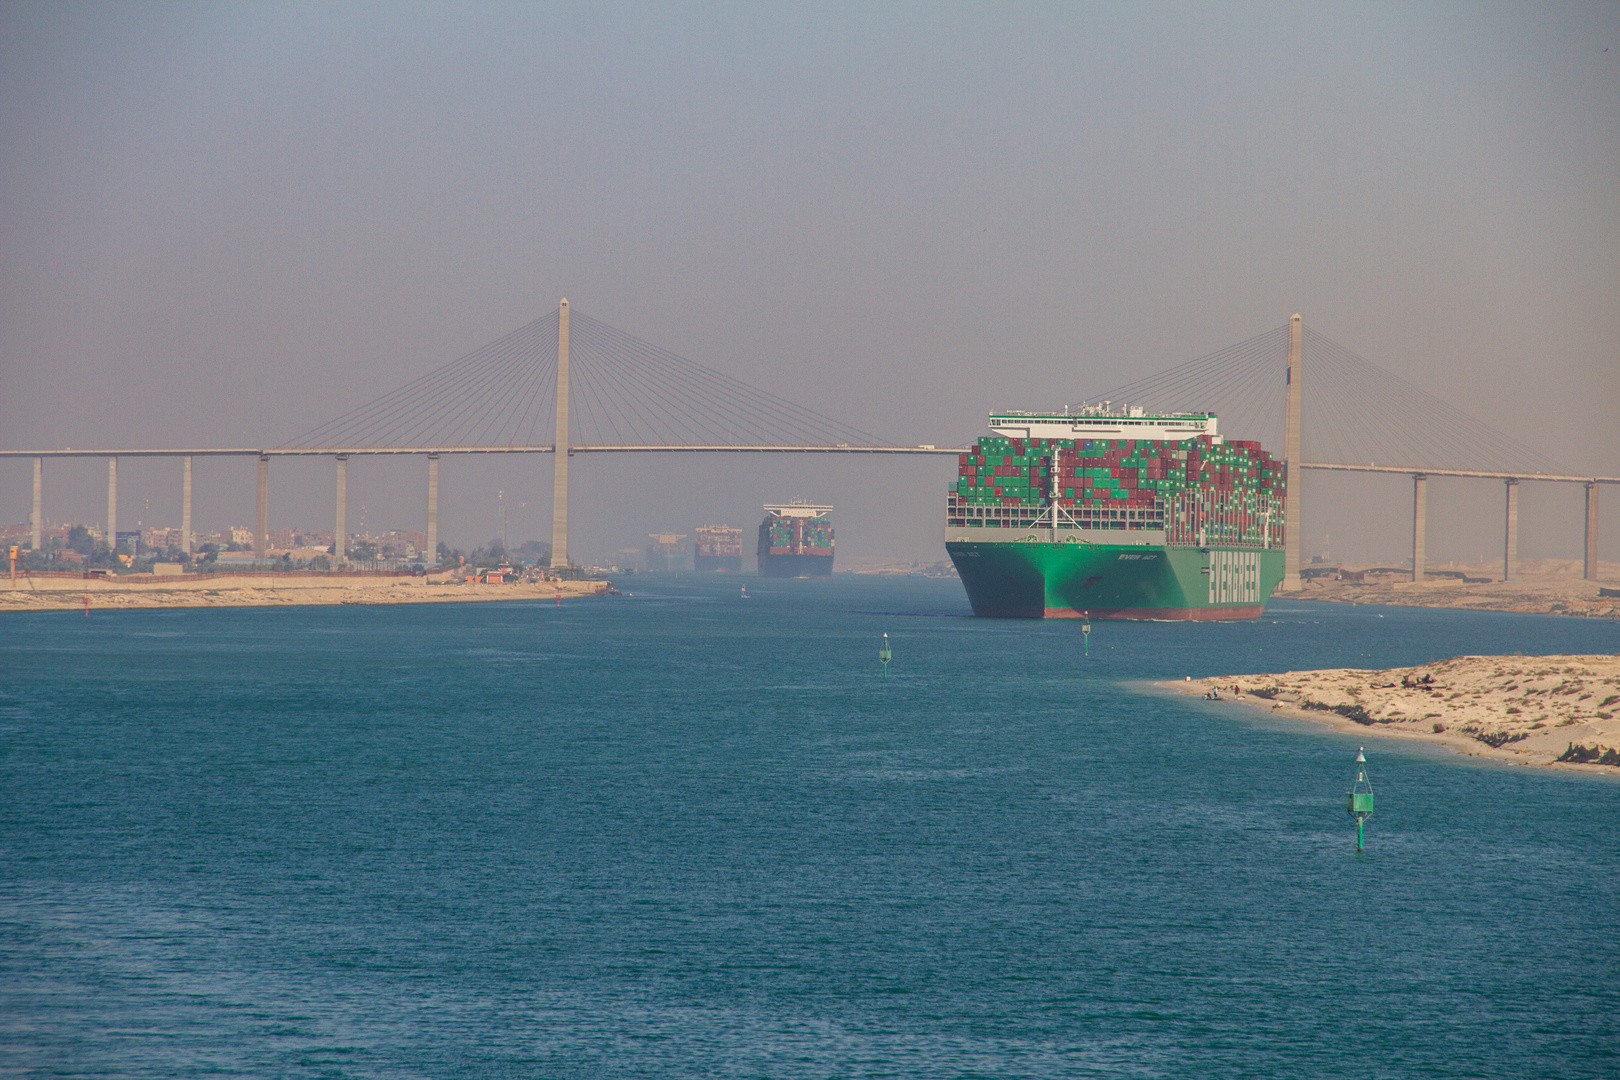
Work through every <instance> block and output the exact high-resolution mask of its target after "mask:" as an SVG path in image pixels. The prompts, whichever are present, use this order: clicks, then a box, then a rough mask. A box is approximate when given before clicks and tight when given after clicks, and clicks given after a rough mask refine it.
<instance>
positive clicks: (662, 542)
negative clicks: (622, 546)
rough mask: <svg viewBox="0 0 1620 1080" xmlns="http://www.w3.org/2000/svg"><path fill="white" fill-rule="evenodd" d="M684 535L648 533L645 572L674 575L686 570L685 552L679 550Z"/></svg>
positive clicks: (684, 537)
mask: <svg viewBox="0 0 1620 1080" xmlns="http://www.w3.org/2000/svg"><path fill="white" fill-rule="evenodd" d="M685 539H686V534H685V533H648V534H647V570H648V571H649V572H651V573H654V574H674V573H678V572H679V571H681V570H684V569H686V552H685V551H683V550H682V549H681V541H682V540H685Z"/></svg>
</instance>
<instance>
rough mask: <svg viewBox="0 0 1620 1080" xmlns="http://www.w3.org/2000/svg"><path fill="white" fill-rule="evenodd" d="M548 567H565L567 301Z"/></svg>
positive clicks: (561, 330) (561, 332) (560, 319)
mask: <svg viewBox="0 0 1620 1080" xmlns="http://www.w3.org/2000/svg"><path fill="white" fill-rule="evenodd" d="M551 449H552V455H551V456H552V463H551V565H552V566H567V565H568V301H567V299H564V300H563V301H562V303H561V304H560V305H559V306H558V308H557V427H556V434H555V435H554V436H553V437H552V448H551Z"/></svg>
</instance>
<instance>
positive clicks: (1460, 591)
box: [1276, 559, 1620, 619]
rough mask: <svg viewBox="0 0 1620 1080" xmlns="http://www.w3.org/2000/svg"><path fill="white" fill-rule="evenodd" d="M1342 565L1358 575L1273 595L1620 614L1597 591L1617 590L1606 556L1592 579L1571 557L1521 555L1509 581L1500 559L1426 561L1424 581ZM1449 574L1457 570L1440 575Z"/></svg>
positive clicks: (1618, 606) (1406, 573) (1618, 579)
mask: <svg viewBox="0 0 1620 1080" xmlns="http://www.w3.org/2000/svg"><path fill="white" fill-rule="evenodd" d="M1343 566H1344V569H1345V570H1347V571H1349V572H1350V575H1349V576H1352V577H1353V576H1355V575H1356V574H1362V575H1364V576H1363V580H1361V581H1340V580H1337V579H1336V578H1334V577H1328V576H1322V577H1316V578H1313V579H1311V580H1309V581H1307V582H1306V583H1305V588H1304V589H1302V590H1301V591H1299V592H1292V593H1284V592H1281V591H1279V592H1278V593H1277V594H1276V595H1277V596H1278V597H1282V598H1286V599H1289V600H1330V601H1335V602H1338V603H1350V604H1387V605H1390V606H1392V607H1430V608H1460V609H1471V610H1475V611H1519V612H1527V613H1532V614H1538V615H1577V616H1584V617H1586V618H1594V619H1614V618H1620V596H1604V595H1603V593H1602V591H1601V590H1603V589H1609V590H1620V565H1617V564H1615V563H1610V562H1604V563H1599V564H1598V565H1597V580H1596V581H1588V580H1586V579H1585V578H1583V577H1582V576H1581V572H1582V569H1583V567H1582V565H1581V563H1580V562H1579V561H1578V560H1574V559H1521V560H1519V566H1518V570H1517V571H1516V577H1515V579H1514V580H1513V581H1503V580H1502V564H1501V563H1468V564H1464V563H1447V564H1446V565H1445V566H1444V567H1439V566H1431V567H1430V571H1429V573H1430V576H1429V577H1428V578H1427V579H1426V580H1424V581H1413V580H1412V572H1411V571H1410V570H1399V569H1396V568H1380V567H1366V566H1361V565H1358V564H1353V563H1345V564H1343ZM1309 569H1310V568H1309V567H1307V570H1309ZM1448 574H1449V575H1461V576H1449V577H1448V576H1442V575H1448Z"/></svg>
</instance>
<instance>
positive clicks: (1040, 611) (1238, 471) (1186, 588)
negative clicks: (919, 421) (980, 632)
mask: <svg viewBox="0 0 1620 1080" xmlns="http://www.w3.org/2000/svg"><path fill="white" fill-rule="evenodd" d="M990 430H991V431H992V432H994V434H993V435H990V436H987V437H985V438H982V439H980V440H979V441H978V442H977V443H976V444H975V445H974V447H973V452H972V453H969V454H963V455H961V457H960V459H959V463H958V464H959V467H958V476H957V480H956V484H955V485H954V486H953V487H952V488H951V489H950V491H949V493H948V494H947V496H946V507H945V549H946V551H948V552H949V553H950V556H951V562H953V563H954V564H955V565H956V570H957V573H958V574H960V575H961V578H962V584H963V585H964V586H965V587H966V589H967V594H968V600H969V601H970V602H971V603H972V605H973V612H974V614H975V615H982V616H993V617H1002V618H1026V619H1040V618H1048V619H1051V618H1082V617H1090V618H1093V619H1252V618H1256V617H1258V616H1259V615H1260V613H1261V611H1263V610H1264V609H1265V605H1266V600H1267V599H1268V598H1269V597H1270V596H1271V593H1272V590H1273V589H1275V588H1276V587H1277V585H1278V583H1279V582H1281V581H1282V576H1283V536H1284V531H1283V530H1284V528H1285V524H1286V523H1285V521H1284V509H1285V506H1286V491H1287V475H1286V471H1285V467H1284V463H1283V462H1281V461H1277V460H1275V459H1273V458H1272V456H1271V454H1270V453H1268V452H1267V451H1265V450H1262V449H1261V448H1260V444H1259V443H1257V442H1244V441H1239V440H1236V439H1231V440H1228V439H1224V438H1222V437H1221V435H1220V433H1219V431H1218V421H1217V418H1216V416H1215V415H1214V414H1213V413H1165V414H1151V413H1147V412H1145V411H1144V410H1142V409H1140V408H1126V409H1123V410H1120V411H1117V412H1116V411H1111V410H1110V409H1109V408H1108V405H1107V403H1105V404H1104V405H1102V406H1099V407H1094V408H1087V409H1082V410H1080V411H1079V412H1076V413H1068V412H1064V413H1061V414H1058V413H1023V412H1007V413H994V414H992V415H991V416H990Z"/></svg>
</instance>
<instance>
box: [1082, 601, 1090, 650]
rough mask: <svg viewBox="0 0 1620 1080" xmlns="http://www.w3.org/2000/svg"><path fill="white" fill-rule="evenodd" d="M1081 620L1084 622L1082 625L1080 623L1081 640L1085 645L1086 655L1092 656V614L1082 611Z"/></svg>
mask: <svg viewBox="0 0 1620 1080" xmlns="http://www.w3.org/2000/svg"><path fill="white" fill-rule="evenodd" d="M1080 618H1081V620H1082V621H1081V623H1080V640H1081V641H1083V642H1084V643H1085V646H1086V655H1087V656H1090V655H1091V614H1090V612H1085V611H1082V612H1081V613H1080Z"/></svg>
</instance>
